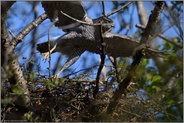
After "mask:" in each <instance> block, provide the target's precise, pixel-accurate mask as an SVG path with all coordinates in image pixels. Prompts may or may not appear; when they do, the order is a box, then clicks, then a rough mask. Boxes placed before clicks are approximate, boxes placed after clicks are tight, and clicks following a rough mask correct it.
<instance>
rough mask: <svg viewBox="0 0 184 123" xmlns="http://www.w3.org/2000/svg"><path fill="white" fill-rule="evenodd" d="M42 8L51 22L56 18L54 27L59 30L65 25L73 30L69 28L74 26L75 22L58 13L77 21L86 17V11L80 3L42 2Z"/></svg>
mask: <svg viewBox="0 0 184 123" xmlns="http://www.w3.org/2000/svg"><path fill="white" fill-rule="evenodd" d="M42 6H43V8H44V10H45V12H46V13H47V15H48V17H49V19H50V20H51V21H52V22H53V21H55V19H56V18H58V21H57V22H56V23H55V26H57V27H59V28H61V29H63V28H64V27H66V26H67V25H70V26H69V27H70V28H73V27H71V24H74V26H75V23H77V22H76V21H74V20H72V19H70V18H68V17H66V16H64V15H63V14H62V13H60V11H62V12H63V13H65V14H68V15H69V16H71V17H73V18H75V19H78V20H82V19H83V17H84V16H85V15H86V11H85V9H84V7H83V5H82V3H81V1H43V2H42Z"/></svg>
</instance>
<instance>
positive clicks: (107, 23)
mask: <svg viewBox="0 0 184 123" xmlns="http://www.w3.org/2000/svg"><path fill="white" fill-rule="evenodd" d="M93 23H102V31H103V33H105V32H110V31H111V30H112V28H113V27H114V22H113V21H112V20H111V19H110V18H108V17H105V16H102V17H99V18H96V19H93Z"/></svg>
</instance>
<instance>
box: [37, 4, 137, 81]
mask: <svg viewBox="0 0 184 123" xmlns="http://www.w3.org/2000/svg"><path fill="white" fill-rule="evenodd" d="M42 6H43V8H44V10H45V12H46V14H47V16H48V18H49V19H50V20H51V22H53V23H54V25H55V26H56V27H58V28H60V29H62V30H63V31H64V32H66V33H65V34H64V35H62V36H57V37H54V38H53V39H51V40H50V53H49V45H48V41H47V42H44V43H40V44H37V50H38V51H39V52H40V53H42V54H43V55H44V58H48V57H49V54H52V53H54V52H60V53H61V54H63V55H65V56H67V61H66V63H65V64H64V66H63V67H62V68H61V70H60V71H59V72H58V73H57V74H56V75H54V76H52V77H53V78H58V77H59V75H60V74H61V73H62V71H64V70H65V69H67V68H68V67H70V66H71V65H72V64H74V63H75V62H76V61H77V59H78V58H79V57H80V56H81V54H83V53H84V52H85V51H89V52H92V53H96V54H101V52H102V51H101V50H100V47H101V38H100V37H101V35H102V34H103V41H104V44H105V55H109V56H113V57H131V56H132V53H133V52H134V49H135V48H136V47H138V46H139V45H140V44H139V41H138V40H136V39H134V38H132V37H129V36H125V35H120V34H115V33H112V32H111V29H112V27H113V25H114V23H113V21H112V20H111V19H109V18H107V17H105V16H102V17H99V18H96V19H91V18H90V17H89V16H88V15H87V13H86V11H85V9H84V7H83V5H82V3H81V1H75V2H73V1H65V2H64V1H62V2H59V1H58V2H49V1H43V2H42ZM64 14H65V15H64ZM66 15H68V16H66ZM55 20H57V21H55ZM100 22H101V24H102V26H101V28H102V29H101V30H100V26H96V25H95V24H97V23H98V24H99V23H100Z"/></svg>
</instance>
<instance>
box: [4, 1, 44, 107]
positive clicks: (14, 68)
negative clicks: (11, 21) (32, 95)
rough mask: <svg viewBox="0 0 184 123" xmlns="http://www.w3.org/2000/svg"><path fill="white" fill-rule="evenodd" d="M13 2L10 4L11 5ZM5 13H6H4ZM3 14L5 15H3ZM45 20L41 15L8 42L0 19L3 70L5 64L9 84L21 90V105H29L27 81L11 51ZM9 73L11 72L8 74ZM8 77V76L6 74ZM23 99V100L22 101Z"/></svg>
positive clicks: (5, 30)
mask: <svg viewBox="0 0 184 123" xmlns="http://www.w3.org/2000/svg"><path fill="white" fill-rule="evenodd" d="M12 4H13V2H11V5H12ZM11 5H7V6H9V7H6V8H2V10H7V11H8V8H10V7H11ZM6 13H7V12H6ZM4 14H5V13H4ZM46 18H47V15H46V14H42V15H41V16H39V17H38V18H37V19H36V20H34V21H33V22H32V23H30V24H29V25H28V26H27V27H25V28H24V29H23V30H22V31H21V32H20V33H19V34H18V35H17V36H16V37H13V39H12V42H10V39H9V36H8V33H7V28H6V25H5V15H4V16H3V18H2V19H1V20H2V22H1V24H2V27H3V28H2V29H1V31H2V34H3V36H2V42H3V46H2V47H3V48H2V49H3V51H4V52H3V55H5V56H6V58H5V61H3V66H4V68H5V67H6V64H8V65H9V69H7V70H6V69H5V71H6V73H11V75H9V76H8V78H9V81H10V83H11V84H13V85H15V84H18V86H19V87H20V88H21V89H22V91H23V94H24V96H25V98H23V101H22V102H21V101H20V100H17V101H19V102H20V103H21V104H22V103H23V104H27V103H29V101H30V99H29V90H28V87H27V81H26V80H25V79H24V77H23V73H22V71H21V68H20V67H19V63H18V59H17V57H15V56H14V54H13V50H14V49H15V47H16V45H17V44H18V43H19V42H20V41H21V40H22V39H23V38H24V37H25V36H26V35H27V34H28V33H29V32H30V31H31V30H32V29H34V28H35V27H37V26H38V25H39V24H40V23H41V22H43V21H44V20H45V19H46ZM9 71H11V72H9ZM7 75H8V74H7ZM24 99H25V100H24Z"/></svg>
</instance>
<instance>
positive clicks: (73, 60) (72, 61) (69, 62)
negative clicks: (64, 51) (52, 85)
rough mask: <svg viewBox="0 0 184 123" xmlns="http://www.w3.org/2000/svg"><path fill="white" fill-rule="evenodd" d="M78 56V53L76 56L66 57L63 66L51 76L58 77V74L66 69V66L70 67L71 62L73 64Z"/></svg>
mask: <svg viewBox="0 0 184 123" xmlns="http://www.w3.org/2000/svg"><path fill="white" fill-rule="evenodd" d="M79 57H80V55H77V56H74V57H71V58H68V60H67V62H66V64H65V65H64V66H63V68H62V69H61V70H60V71H59V72H58V73H57V74H56V75H53V76H52V78H54V79H56V78H58V77H59V75H60V74H61V73H62V72H63V71H64V70H65V69H67V68H68V67H70V66H71V65H72V64H74V63H75V62H76V61H77V59H78V58H79Z"/></svg>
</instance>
